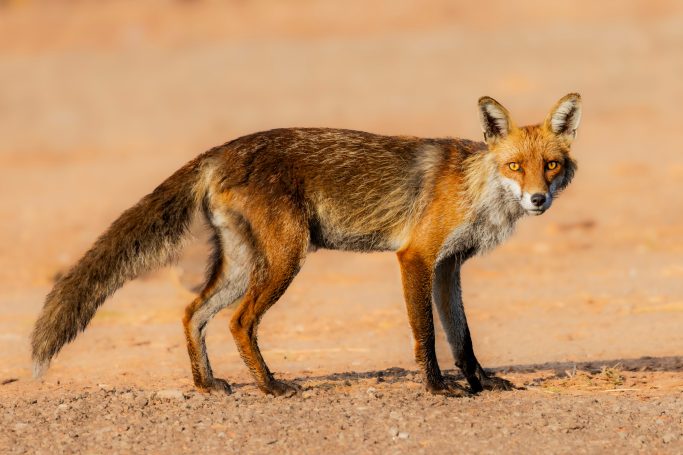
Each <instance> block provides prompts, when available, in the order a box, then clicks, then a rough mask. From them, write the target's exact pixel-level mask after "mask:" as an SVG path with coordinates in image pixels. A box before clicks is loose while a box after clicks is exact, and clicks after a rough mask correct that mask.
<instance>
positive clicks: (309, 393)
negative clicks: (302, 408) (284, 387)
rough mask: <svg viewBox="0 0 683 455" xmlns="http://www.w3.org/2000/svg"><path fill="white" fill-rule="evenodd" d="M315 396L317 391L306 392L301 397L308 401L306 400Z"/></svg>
mask: <svg viewBox="0 0 683 455" xmlns="http://www.w3.org/2000/svg"><path fill="white" fill-rule="evenodd" d="M314 396H315V390H304V392H303V393H302V394H301V397H302V398H304V399H306V398H312V397H314Z"/></svg>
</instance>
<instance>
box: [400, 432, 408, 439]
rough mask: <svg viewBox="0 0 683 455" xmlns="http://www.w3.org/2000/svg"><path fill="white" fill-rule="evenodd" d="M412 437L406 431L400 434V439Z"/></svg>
mask: <svg viewBox="0 0 683 455" xmlns="http://www.w3.org/2000/svg"><path fill="white" fill-rule="evenodd" d="M409 437H410V433H407V432H405V431H400V432H399V433H398V439H408V438H409Z"/></svg>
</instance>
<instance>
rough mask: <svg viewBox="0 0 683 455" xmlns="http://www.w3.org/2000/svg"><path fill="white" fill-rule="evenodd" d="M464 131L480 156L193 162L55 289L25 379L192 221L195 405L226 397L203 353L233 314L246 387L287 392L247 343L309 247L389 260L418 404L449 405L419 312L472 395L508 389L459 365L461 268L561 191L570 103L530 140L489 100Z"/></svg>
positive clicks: (228, 148) (438, 151)
mask: <svg viewBox="0 0 683 455" xmlns="http://www.w3.org/2000/svg"><path fill="white" fill-rule="evenodd" d="M479 116H480V121H481V126H482V129H483V132H484V142H474V141H469V140H464V139H452V138H448V139H422V138H416V137H402V136H400V137H399V136H396V137H392V136H380V135H375V134H370V133H365V132H360V131H350V130H341V129H324V128H301V129H298V128H290V129H275V130H271V131H265V132H260V133H255V134H251V135H248V136H244V137H241V138H238V139H235V140H233V141H230V142H227V143H226V144H223V145H221V146H218V147H215V148H213V149H211V150H209V151H207V152H205V153H203V154H201V155H199V156H198V157H197V158H195V159H194V160H192V161H190V162H189V163H188V164H186V165H185V166H184V167H182V168H181V169H180V170H178V171H177V172H176V173H175V174H173V175H172V176H171V177H169V178H168V179H167V180H166V181H164V182H163V183H161V185H159V186H158V187H157V188H156V189H155V190H154V191H153V192H152V193H150V194H148V195H147V196H145V197H144V198H142V200H140V202H138V203H137V204H136V205H135V206H133V207H132V208H130V209H128V210H126V211H125V212H124V213H123V214H122V215H121V216H120V217H119V218H118V219H117V220H116V221H114V222H113V224H112V225H111V227H109V229H108V230H107V231H106V232H105V233H104V234H103V235H102V236H101V237H100V238H99V239H98V240H97V241H96V242H95V244H94V245H93V247H92V248H91V249H90V250H89V251H88V252H86V253H85V255H84V256H83V258H82V259H81V260H80V261H79V262H78V263H77V264H76V265H75V266H74V267H73V268H72V269H71V270H70V271H69V272H68V273H67V274H65V275H64V276H63V277H62V278H60V279H59V280H58V281H57V282H56V284H55V286H54V288H53V289H52V291H51V292H50V293H49V294H48V296H47V298H46V301H45V305H44V308H43V310H42V313H41V314H40V316H39V318H38V320H37V322H36V324H35V328H34V330H33V334H32V350H33V362H34V375H35V376H40V375H41V374H42V372H43V371H44V370H45V369H46V368H47V367H48V366H49V363H50V360H51V359H52V358H53V357H54V356H55V355H56V354H57V353H58V352H59V350H60V349H61V348H62V346H63V345H64V344H66V343H67V342H70V341H72V340H73V339H74V338H75V337H76V335H77V334H78V333H79V332H80V331H82V330H84V329H85V328H86V326H87V325H88V323H89V322H90V320H91V319H92V317H93V316H94V315H95V312H96V311H97V309H98V308H99V307H100V305H102V303H103V302H104V301H105V299H106V298H107V297H109V296H110V295H111V294H112V293H114V291H116V290H117V289H118V288H119V287H120V286H121V285H123V283H124V282H125V281H127V280H131V279H133V278H135V277H137V276H138V275H139V274H140V273H142V272H145V271H148V270H150V269H153V268H155V267H160V266H162V265H165V264H167V263H168V262H169V261H171V260H172V259H173V257H174V253H176V251H177V250H178V249H179V247H180V245H181V239H182V238H183V237H184V236H185V234H186V232H187V230H188V226H189V224H190V222H191V220H192V218H193V215H194V214H195V212H201V213H203V215H204V217H205V218H206V220H207V222H208V225H209V226H210V228H211V230H212V232H213V239H212V243H213V248H214V249H213V255H212V258H211V263H210V268H209V273H208V277H207V280H206V284H205V286H204V287H203V289H202V290H201V292H200V293H199V295H198V296H197V297H196V299H195V300H194V301H193V302H192V303H191V304H190V305H189V306H188V307H187V309H186V311H185V317H184V319H183V325H184V328H185V336H186V338H187V350H188V353H189V356H190V363H191V366H192V376H193V379H194V383H195V385H196V387H197V388H198V389H199V390H201V391H213V390H217V391H223V392H227V393H229V392H230V390H231V389H230V385H229V384H228V382H226V381H225V380H223V379H219V378H216V377H214V375H213V372H212V370H211V364H210V363H209V358H208V356H207V352H206V345H205V341H204V340H205V335H206V327H207V323H208V322H209V320H210V319H211V318H212V317H213V316H214V315H215V314H216V313H218V312H219V311H220V310H222V309H223V308H225V307H227V306H229V305H236V309H235V311H234V314H233V315H232V319H231V322H230V330H231V332H232V335H233V337H234V339H235V342H236V344H237V348H238V350H239V353H240V355H241V357H242V359H243V360H244V362H245V364H246V365H247V367H248V368H249V370H250V371H251V374H252V375H253V377H254V380H255V381H256V384H257V385H258V387H259V388H260V389H261V390H262V391H263V392H266V393H269V394H273V395H276V396H279V395H287V396H289V395H292V394H294V393H296V392H297V390H298V389H297V388H296V387H295V386H294V385H292V384H288V383H286V382H283V381H280V380H277V379H275V377H274V376H273V374H272V373H271V372H270V370H269V369H268V366H267V365H266V363H265V361H264V360H263V357H262V356H261V352H260V351H259V347H258V343H257V336H256V332H257V327H258V324H259V321H260V319H261V318H262V317H263V315H264V313H265V312H266V311H267V310H268V308H270V307H271V306H272V305H273V304H274V303H275V302H277V300H278V299H279V298H280V297H281V296H282V294H283V293H284V292H285V290H286V289H287V287H288V286H289V284H290V283H291V282H292V280H293V279H294V277H295V276H296V275H297V272H298V271H299V269H300V268H301V266H302V265H303V263H304V258H305V257H306V254H307V253H308V252H310V251H315V250H316V249H318V248H328V249H335V250H346V251H395V252H396V253H397V256H398V261H399V264H400V269H401V276H402V282H403V288H404V295H405V301H406V305H407V309H408V318H409V322H410V326H411V329H412V332H413V337H414V342H415V346H414V349H415V358H416V361H417V363H418V365H419V367H420V371H421V374H422V379H423V383H424V385H425V386H426V388H427V390H428V391H429V392H432V393H438V394H446V395H460V394H462V392H461V391H459V389H457V388H456V387H454V386H453V385H449V384H448V383H446V382H445V381H444V378H443V376H442V373H441V370H440V369H439V365H438V363H437V359H436V354H435V349H434V322H433V316H432V305H434V306H435V307H436V310H437V312H438V314H439V316H440V319H441V322H442V325H443V327H444V329H445V332H446V335H447V339H448V342H449V344H450V347H451V350H452V353H453V356H454V359H455V365H456V366H457V367H458V368H460V370H461V371H462V373H463V374H464V377H465V378H466V380H467V381H468V383H469V386H470V388H471V390H472V392H474V393H476V392H479V391H481V390H482V389H509V388H511V387H512V384H511V383H509V382H508V381H506V380H504V379H502V378H497V377H495V376H492V375H489V374H487V373H486V372H485V371H484V369H483V368H482V367H481V365H480V364H479V362H478V361H477V358H476V357H475V355H474V351H473V348H472V341H471V338H470V332H469V329H468V326H467V320H466V318H465V312H464V308H463V303H462V293H461V287H460V267H461V265H462V264H463V263H464V262H465V261H466V260H467V259H469V258H470V257H472V256H473V255H475V254H478V253H483V252H485V251H487V250H490V249H491V248H493V247H495V246H496V245H498V244H499V243H500V242H502V241H503V240H504V239H506V238H507V237H508V236H509V235H510V234H511V233H512V231H513V228H514V226H515V224H516V222H517V221H518V220H519V219H520V218H521V217H522V216H523V215H525V214H530V215H540V214H542V213H543V212H545V211H546V210H548V208H549V207H550V206H551V204H552V203H553V200H554V199H555V197H557V195H558V194H559V193H560V192H561V191H562V190H563V189H564V188H565V187H566V186H567V185H568V184H569V182H570V181H571V180H572V177H573V175H574V172H575V170H576V163H575V161H574V160H573V159H572V157H571V156H570V146H571V143H572V141H573V139H574V137H575V135H576V129H577V127H578V125H579V121H580V118H581V98H580V96H579V95H578V94H576V93H571V94H569V95H566V96H564V97H563V98H562V99H560V100H559V101H558V102H557V104H556V105H555V106H554V107H553V108H552V110H551V111H550V113H549V114H548V116H547V117H546V119H545V121H544V122H543V123H541V124H537V125H532V126H524V127H517V126H515V124H514V123H513V122H512V120H511V118H510V114H509V113H508V111H507V110H506V109H505V108H504V107H503V106H502V105H501V104H499V103H498V102H497V101H495V100H494V99H492V98H489V97H483V98H481V99H480V100H479Z"/></svg>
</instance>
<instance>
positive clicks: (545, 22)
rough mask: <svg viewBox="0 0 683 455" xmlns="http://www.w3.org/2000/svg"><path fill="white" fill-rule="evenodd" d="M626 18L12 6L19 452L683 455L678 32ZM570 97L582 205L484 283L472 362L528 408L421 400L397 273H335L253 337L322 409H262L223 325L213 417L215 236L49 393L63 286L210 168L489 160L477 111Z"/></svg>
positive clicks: (666, 11) (508, 401) (476, 299)
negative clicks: (187, 313)
mask: <svg viewBox="0 0 683 455" xmlns="http://www.w3.org/2000/svg"><path fill="white" fill-rule="evenodd" d="M510 3H511V2H510ZM615 5H616V3H615V4H613V3H611V2H600V3H599V4H598V2H571V5H570V4H567V5H560V4H559V3H558V4H557V5H555V6H552V5H549V6H544V7H543V8H539V7H538V6H535V2H515V6H514V7H513V6H508V2H495V3H494V6H495V8H494V6H489V7H487V10H489V11H488V12H485V11H482V9H483V8H482V7H481V6H472V5H471V4H470V3H469V2H428V3H427V2H417V1H400V2H396V1H391V2H390V1H388V0H387V1H384V2H382V1H376V2H358V3H355V2H350V3H349V2H345V3H344V6H340V3H335V2H311V1H301V2H297V6H296V7H293V6H291V5H289V4H288V3H285V2H277V1H275V0H272V1H255V2H237V1H235V2H226V3H219V2H201V1H185V2H171V1H161V0H158V1H150V2H145V3H144V4H142V2H125V1H121V2H110V3H106V4H104V3H100V2H92V3H90V2H79V3H77V4H71V3H68V2H60V3H55V2H51V3H47V2H46V3H45V4H41V3H34V2H0V87H1V89H0V138H2V139H1V140H0V195H1V196H0V219H2V220H3V222H2V223H0V252H1V254H0V384H2V385H0V451H1V452H3V453H23V452H32V453H33V452H54V451H56V450H59V451H64V452H72V451H83V452H102V451H106V450H113V451H117V452H142V451H151V452H160V451H162V450H163V451H164V452H188V451H191V450H192V451H199V450H202V451H206V450H212V449H214V450H222V451H239V452H240V453H263V452H276V453H281V452H289V453H320V452H322V451H327V452H331V453H339V452H354V453H359V452H360V453H364V452H375V453H380V452H381V453H387V452H389V453H391V452H408V451H410V452H425V453H441V452H452V451H453V450H456V451H462V452H484V453H486V452H500V451H503V450H509V451H513V452H530V453H536V452H539V453H540V452H554V453H570V452H571V453H577V452H604V451H610V452H616V451H626V452H632V451H639V450H640V451H645V452H659V453H681V452H683V357H682V356H683V330H681V327H683V260H682V258H683V241H682V240H681V239H682V238H683V210H682V209H683V200H682V198H681V188H682V187H683V158H682V156H683V155H681V150H680V129H681V121H683V117H682V116H681V113H680V108H679V106H680V105H681V103H683V85H681V83H680V75H681V74H683V8H681V5H680V3H678V2H675V1H669V2H667V1H647V2H646V1H641V2H637V1H625V2H618V7H617V6H615ZM494 9H497V10H498V11H500V14H496V15H495V16H492V15H491V11H494ZM569 91H580V92H581V93H582V95H583V97H584V100H585V106H584V118H583V123H582V126H581V129H580V132H579V139H578V140H577V142H576V143H575V147H574V154H575V157H576V158H577V159H578V161H579V165H580V168H579V172H578V174H577V178H576V180H575V182H574V183H573V184H572V186H571V187H570V188H569V189H568V190H567V192H566V193H565V194H564V195H563V196H562V197H561V199H559V200H558V201H557V202H556V203H555V205H554V206H553V208H552V209H551V210H550V211H549V212H548V213H547V214H545V215H543V216H542V217H538V218H534V219H526V220H523V221H522V222H521V223H520V226H519V229H518V232H517V234H516V235H515V236H514V237H513V238H512V239H511V240H510V241H508V242H507V243H506V244H505V245H503V246H502V247H500V248H499V249H497V250H496V251H495V252H493V253H492V254H490V255H487V256H485V257H479V258H475V259H473V260H472V261H470V262H469V263H468V264H467V265H466V267H465V270H464V276H463V286H464V293H465V305H466V309H467V314H468V318H469V321H470V328H471V330H472V333H473V337H474V345H475V350H476V352H477V354H478V357H479V359H480V361H481V362H482V363H483V364H484V365H485V366H487V367H490V368H492V369H494V370H495V371H496V372H497V373H498V374H500V375H502V376H504V377H506V378H508V379H510V380H511V381H513V382H514V383H515V384H516V385H517V386H518V387H519V388H520V389H519V390H515V391H512V392H495V393H494V392H486V393H483V394H481V395H478V396H476V397H469V398H462V399H444V398H440V397H433V396H429V395H427V394H425V393H424V392H423V391H422V386H421V384H420V383H419V378H418V377H417V375H416V368H415V365H414V363H413V361H412V341H411V337H410V331H409V328H408V323H407V319H406V315H405V311H404V304H403V301H402V293H401V289H400V282H399V275H398V267H397V264H396V260H395V258H394V257H393V255H390V254H373V255H359V254H347V253H336V252H327V251H323V252H318V253H315V254H313V255H311V256H310V257H309V259H308V261H307V263H306V265H305V267H304V268H303V270H302V272H301V274H300V275H299V277H297V279H296V280H295V282H294V284H293V285H292V287H291V288H290V289H289V290H288V292H287V293H286V294H285V296H284V297H283V299H282V300H281V302H279V303H278V304H277V305H276V306H275V307H274V308H273V309H272V310H271V311H270V312H269V313H268V315H267V316H266V317H265V319H264V321H263V323H262V325H261V330H260V337H259V339H260V343H261V346H262V349H263V352H264V356H265V357H266V360H267V361H268V362H269V365H270V366H271V369H272V370H273V371H276V372H277V373H278V374H279V375H281V376H282V377H284V378H286V379H289V380H293V381H295V382H297V383H299V384H300V385H301V386H302V389H303V393H302V394H300V395H299V396H296V397H294V398H291V399H273V398H268V397H265V396H262V395H261V394H260V393H259V392H258V391H257V390H256V389H255V387H254V386H253V384H252V383H251V381H250V378H249V376H248V374H247V372H246V368H245V367H244V366H243V364H242V362H241V360H240V359H239V357H238V355H237V353H236V349H235V347H234V344H233V342H232V340H231V337H230V334H229V331H228V329H227V321H228V320H229V317H230V310H226V311H225V312H224V313H221V314H219V315H218V317H217V318H216V319H215V321H214V322H213V323H212V324H211V326H210V329H209V340H208V344H209V351H210V355H211V358H212V363H213V365H214V370H215V371H216V374H217V375H218V376H220V377H224V378H226V379H228V380H229V381H230V382H231V383H233V384H235V387H234V389H235V393H234V394H233V395H231V396H219V395H208V396H207V395H201V394H197V393H196V392H194V391H193V389H192V385H191V378H190V371H189V362H188V360H187V354H186V352H185V346H184V339H183V335H182V327H181V324H180V318H181V315H182V312H183V308H184V306H185V305H186V304H187V303H189V301H190V300H191V299H192V298H193V295H194V294H193V292H194V289H195V288H196V286H197V285H198V284H199V283H200V282H201V280H202V271H203V268H204V259H205V253H206V246H205V244H204V240H205V233H204V232H203V231H202V229H201V227H199V226H198V227H197V228H196V229H195V234H196V235H195V237H196V240H195V241H194V242H191V243H190V244H189V246H188V247H187V249H186V251H185V253H184V255H183V257H182V259H181V260H180V262H179V263H178V264H177V265H175V266H173V267H168V268H165V269H163V270H160V271H157V272H155V273H153V274H150V275H147V276H145V277H142V278H141V279H139V280H136V281H134V282H132V283H129V284H127V285H126V286H125V287H124V288H123V289H122V290H121V291H120V292H119V293H117V294H116V295H115V296H114V297H113V298H112V299H111V300H110V301H109V302H107V303H106V304H105V306H104V307H103V308H102V309H101V311H100V312H99V313H98V315H97V316H96V317H95V319H94V321H93V323H92V324H91V326H90V328H89V329H88V330H87V331H86V332H85V333H84V334H83V335H82V336H80V337H79V338H78V339H77V340H76V342H75V343H73V344H71V345H69V346H67V347H66V348H65V349H64V351H63V352H62V353H61V354H60V356H59V357H58V358H57V359H56V361H55V362H54V364H53V367H52V369H51V370H50V372H49V373H48V374H47V376H46V377H45V379H44V380H42V381H39V382H35V381H32V380H31V379H30V373H29V369H30V364H29V351H28V334H29V332H30V330H31V326H32V323H33V322H34V320H35V318H36V316H37V314H38V311H39V310H40V308H41V305H42V300H43V298H44V296H45V294H46V293H47V292H48V291H49V289H50V286H51V283H52V280H53V278H54V276H55V275H56V274H58V273H60V272H62V271H64V270H65V269H66V268H67V267H68V266H69V265H70V264H73V262H74V261H76V260H77V259H78V257H79V255H80V254H82V252H83V251H85V249H86V248H88V246H89V245H90V244H91V243H92V242H93V241H94V239H95V238H96V237H97V235H98V234H99V233H101V231H102V230H103V229H104V228H105V227H106V226H107V225H108V224H109V223H110V222H111V221H112V220H113V219H114V218H115V217H116V216H117V215H118V214H119V213H120V212H121V211H122V210H123V209H125V208H127V207H128V206H130V205H132V204H133V203H134V202H135V201H137V200H138V199H139V198H140V197H141V196H142V195H143V194H145V193H146V192H148V191H149V190H151V189H152V188H153V187H154V186H155V185H156V184H157V183H159V182H160V181H161V180H162V179H163V178H164V177H166V176H167V175H169V174H170V173H171V172H172V171H173V170H175V169H176V168H178V167H179V166H181V165H182V164H183V163H184V162H185V161H187V160H189V159H190V158H192V157H193V156H194V155H196V154H197V153H199V152H200V151H202V150H205V149H207V148H209V147H211V146H213V145H216V144H219V143H222V142H225V141H226V140H228V139H231V138H234V137H236V136H239V135H242V134H246V133H249V132H253V131H256V130H261V129H266V128H272V127H281V126H335V127H345V128H355V129H363V130H370V131H374V132H379V133H387V134H414V135H420V136H446V135H448V136H463V137H470V138H478V137H480V132H479V127H478V120H477V113H476V99H477V98H478V97H479V96H481V95H484V94H487V95H491V96H494V97H496V98H497V99H499V100H500V101H501V102H503V103H504V104H505V105H506V106H507V107H508V108H509V109H510V110H511V111H512V113H513V118H515V119H516V120H517V121H518V123H527V122H536V121H540V120H541V119H542V118H543V117H544V116H545V114H546V112H547V110H548V109H549V108H550V106H551V105H552V104H553V102H554V101H555V100H556V99H557V98H559V97H560V96H562V95H563V94H565V93H567V92H569ZM437 351H438V354H439V359H440V361H441V365H442V367H443V368H444V369H450V368H452V360H451V358H450V356H449V350H448V347H447V345H446V342H445V338H444V336H443V334H442V333H441V332H440V331H439V334H438V340H437ZM450 373H451V374H452V378H451V379H452V380H453V381H457V382H458V383H459V384H461V385H462V386H463V387H464V382H463V381H462V380H461V378H459V377H458V376H457V374H456V372H453V371H451V372H450Z"/></svg>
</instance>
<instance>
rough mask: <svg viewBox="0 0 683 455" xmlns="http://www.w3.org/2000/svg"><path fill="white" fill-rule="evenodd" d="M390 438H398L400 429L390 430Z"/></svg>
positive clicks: (393, 428)
mask: <svg viewBox="0 0 683 455" xmlns="http://www.w3.org/2000/svg"><path fill="white" fill-rule="evenodd" d="M389 436H391V437H392V438H395V437H397V436H398V428H396V427H391V428H389Z"/></svg>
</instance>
